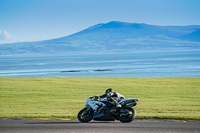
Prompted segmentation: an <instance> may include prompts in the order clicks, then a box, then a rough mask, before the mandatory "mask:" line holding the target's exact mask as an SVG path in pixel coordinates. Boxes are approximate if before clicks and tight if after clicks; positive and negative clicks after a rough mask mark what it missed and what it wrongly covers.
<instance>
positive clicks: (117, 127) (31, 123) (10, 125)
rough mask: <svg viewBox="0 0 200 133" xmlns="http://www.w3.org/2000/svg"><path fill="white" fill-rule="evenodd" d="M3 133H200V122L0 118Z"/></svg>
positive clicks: (0, 129) (0, 128) (0, 131)
mask: <svg viewBox="0 0 200 133" xmlns="http://www.w3.org/2000/svg"><path fill="white" fill-rule="evenodd" d="M0 133H200V121H175V120H134V121H133V122H131V123H121V122H119V121H111V122H106V121H104V122H100V121H91V122H89V123H80V122H79V121H78V120H37V119H32V120H31V119H0Z"/></svg>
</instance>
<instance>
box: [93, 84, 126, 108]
mask: <svg viewBox="0 0 200 133" xmlns="http://www.w3.org/2000/svg"><path fill="white" fill-rule="evenodd" d="M101 98H107V100H108V102H109V103H110V104H111V105H112V106H113V107H114V108H118V107H121V105H120V104H119V103H118V102H119V101H121V100H122V99H124V98H125V97H124V96H123V95H121V94H119V93H116V92H114V91H113V89H112V88H109V89H107V90H106V91H105V94H103V95H101V96H94V97H93V100H98V99H101ZM102 108H103V107H102V106H99V107H98V109H97V110H101V109H102Z"/></svg>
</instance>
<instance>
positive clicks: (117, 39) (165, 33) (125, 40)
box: [0, 21, 200, 55]
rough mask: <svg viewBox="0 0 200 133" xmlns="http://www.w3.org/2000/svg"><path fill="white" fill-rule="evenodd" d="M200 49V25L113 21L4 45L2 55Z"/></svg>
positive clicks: (0, 51)
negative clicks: (52, 37) (61, 34)
mask: <svg viewBox="0 0 200 133" xmlns="http://www.w3.org/2000/svg"><path fill="white" fill-rule="evenodd" d="M199 48H200V26H199V25H192V26H156V25H148V24H138V23H125V22H118V21H112V22H109V23H102V24H97V25H94V26H91V27H89V28H88V29H85V30H83V31H80V32H78V33H75V34H73V35H70V36H66V37H62V38H57V39H52V40H45V41H37V42H22V43H11V44H1V45H0V55H11V54H57V53H67V52H88V51H90V52H95V51H133V50H143V49H145V50H151V49H199Z"/></svg>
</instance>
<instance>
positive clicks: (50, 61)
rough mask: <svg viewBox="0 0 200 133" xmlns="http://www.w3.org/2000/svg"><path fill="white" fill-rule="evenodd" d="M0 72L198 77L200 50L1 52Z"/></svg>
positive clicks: (76, 75) (35, 75)
mask: <svg viewBox="0 0 200 133" xmlns="http://www.w3.org/2000/svg"><path fill="white" fill-rule="evenodd" d="M62 71H65V72H62ZM70 71H75V72H70ZM0 76H1V77H199V76H200V51H178V52H177V51H169V52H167V51H140V52H128V53H119V52H118V53H117V52H115V53H114V52H113V53H96V54H94V53H88V54H86V53H84V54H83V53H82V54H80V53H77V54H64V55H41V56H0Z"/></svg>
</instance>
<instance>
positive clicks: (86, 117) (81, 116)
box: [77, 108, 93, 122]
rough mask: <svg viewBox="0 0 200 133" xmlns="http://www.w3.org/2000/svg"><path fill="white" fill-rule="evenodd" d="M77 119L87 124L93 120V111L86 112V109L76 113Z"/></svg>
mask: <svg viewBox="0 0 200 133" xmlns="http://www.w3.org/2000/svg"><path fill="white" fill-rule="evenodd" d="M77 117H78V120H79V121H80V122H89V121H91V120H92V118H93V110H92V109H90V110H89V111H87V108H84V109H82V110H81V111H80V112H79V113H78V116H77Z"/></svg>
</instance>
